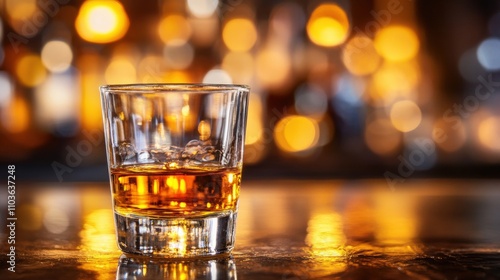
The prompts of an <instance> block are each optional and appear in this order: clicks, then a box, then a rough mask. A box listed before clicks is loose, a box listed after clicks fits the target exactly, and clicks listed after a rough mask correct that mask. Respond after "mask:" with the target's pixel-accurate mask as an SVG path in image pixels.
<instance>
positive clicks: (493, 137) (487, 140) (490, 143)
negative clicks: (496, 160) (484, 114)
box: [477, 116, 500, 153]
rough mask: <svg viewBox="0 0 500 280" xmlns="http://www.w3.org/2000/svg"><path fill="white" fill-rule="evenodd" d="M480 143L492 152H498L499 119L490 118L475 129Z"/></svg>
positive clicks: (499, 142) (499, 147) (499, 146)
mask: <svg viewBox="0 0 500 280" xmlns="http://www.w3.org/2000/svg"><path fill="white" fill-rule="evenodd" d="M477 133H478V137H479V141H480V143H481V144H482V145H483V146H484V147H486V148H487V149H489V150H490V151H493V152H496V153H498V152H500V141H498V139H500V117H496V116H490V117H488V118H486V119H484V120H482V121H481V123H480V124H479V126H478V128H477Z"/></svg>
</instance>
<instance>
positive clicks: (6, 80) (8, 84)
mask: <svg viewBox="0 0 500 280" xmlns="http://www.w3.org/2000/svg"><path fill="white" fill-rule="evenodd" d="M13 91H14V85H13V83H12V81H11V77H10V75H9V74H7V73H6V72H2V71H0V108H2V107H4V106H7V105H8V104H9V103H10V100H11V99H12V95H13V93H14V92H13Z"/></svg>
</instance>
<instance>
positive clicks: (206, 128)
mask: <svg viewBox="0 0 500 280" xmlns="http://www.w3.org/2000/svg"><path fill="white" fill-rule="evenodd" d="M198 133H199V134H200V140H202V141H205V140H208V139H209V138H210V133H211V128H210V123H209V122H208V121H201V122H200V123H199V124H198Z"/></svg>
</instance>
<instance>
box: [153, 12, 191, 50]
mask: <svg viewBox="0 0 500 280" xmlns="http://www.w3.org/2000/svg"><path fill="white" fill-rule="evenodd" d="M158 35H159V36H160V39H161V40H162V41H163V43H165V44H167V43H169V42H170V41H172V40H175V41H177V42H178V43H185V42H187V40H188V39H189V37H190V36H191V26H190V25H189V22H188V21H187V20H186V18H185V17H183V16H181V15H169V16H166V17H164V18H163V19H162V20H161V21H160V24H159V25H158Z"/></svg>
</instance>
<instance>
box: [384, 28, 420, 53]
mask: <svg viewBox="0 0 500 280" xmlns="http://www.w3.org/2000/svg"><path fill="white" fill-rule="evenodd" d="M374 43H375V49H376V50H377V51H378V53H379V54H380V55H381V56H382V57H383V58H385V59H387V60H389V61H406V60H410V59H412V58H414V57H415V56H416V55H417V54H418V51H419V48H420V41H419V39H418V37H417V34H415V31H413V29H411V28H409V27H406V26H402V25H393V26H388V27H385V28H383V29H381V30H380V31H379V32H377V34H376V35H375V42H374Z"/></svg>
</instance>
